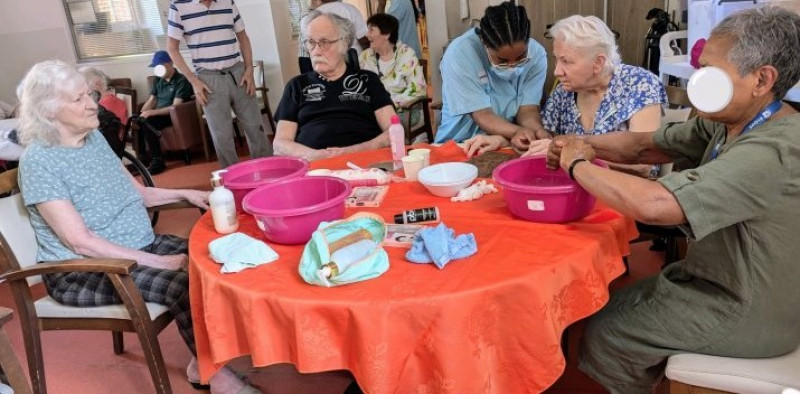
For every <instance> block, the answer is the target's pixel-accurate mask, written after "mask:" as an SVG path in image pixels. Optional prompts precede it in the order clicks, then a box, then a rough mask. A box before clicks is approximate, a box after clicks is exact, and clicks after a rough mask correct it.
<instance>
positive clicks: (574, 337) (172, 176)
mask: <svg viewBox="0 0 800 394" xmlns="http://www.w3.org/2000/svg"><path fill="white" fill-rule="evenodd" d="M194 160H195V162H193V163H192V165H190V166H186V165H184V164H183V163H182V162H180V161H171V162H169V163H168V170H167V171H166V172H164V173H163V174H161V175H158V176H156V177H155V179H156V184H157V186H163V187H169V188H184V187H185V188H204V189H209V188H210V187H209V184H208V178H209V173H210V171H212V170H215V169H217V163H216V162H212V163H206V162H204V161H202V158H199V157H198V156H196V157H195V159H194ZM198 217H199V213H198V211H197V210H194V209H187V210H180V211H172V212H165V213H162V215H161V218H160V220H159V222H158V224H157V226H156V231H157V232H161V233H170V234H176V235H180V236H184V237H187V236H188V234H189V231H190V229H191V226H192V224H193V223H194V221H195V220H196V219H197V218H198ZM648 246H649V245H648V244H637V245H633V248H632V249H633V253H632V256H631V257H630V258H629V260H630V266H631V275H630V276H626V277H622V278H619V279H617V280H616V281H615V282H614V283H612V289H614V288H619V287H621V286H625V285H627V284H630V283H632V282H634V281H635V280H637V279H641V278H643V277H645V276H648V275H651V274H653V273H655V272H657V270H658V269H659V267H660V263H661V260H662V259H663V254H662V253H659V252H651V251H649V250H648ZM37 291H38V292H43V289H42V288H37ZM13 304H14V303H13V299H12V297H11V294H10V290H9V288H8V286H6V285H3V284H0V306H7V307H11V308H13V307H14V305H13ZM6 330H7V332H8V333H9V336H10V337H11V338H12V341H13V343H14V347H15V349H16V351H17V354H18V356H19V357H20V359H22V360H23V362H24V352H23V345H22V339H21V332H20V328H19V322H18V320H16V318H15V320H14V321H12V322H11V323H9V324H7V325H6ZM582 332H583V322H578V323H575V324H574V325H573V326H571V327H570V328H569V330H568V336H569V337H568V338H569V341H568V343H569V351H568V359H567V369H566V371H565V372H564V375H563V376H562V377H561V378H560V379H559V380H558V381H557V382H556V383H555V384H554V385H553V387H551V388H550V389H549V390H547V391H546V392H547V393H603V392H605V391H604V390H603V389H602V387H600V386H599V385H597V384H596V383H594V382H593V381H592V380H591V379H589V378H588V377H586V376H585V375H583V374H582V373H581V372H580V371H578V370H577V368H576V361H577V347H578V343H579V342H580V337H581V335H582ZM125 340H126V351H125V353H124V354H122V355H120V356H116V355H114V353H113V351H112V347H111V335H109V334H108V333H106V332H80V331H48V332H46V333H44V334H43V335H42V341H43V349H44V350H43V351H44V359H45V369H46V378H47V382H48V388H49V392H50V393H53V394H60V393H70V394H72V393H114V394H126V393H143V392H151V391H152V385H151V381H150V375H149V372H148V370H147V366H146V363H145V362H144V360H143V356H142V351H141V347H140V346H139V344H138V341H137V339H136V337H135V336H134V335H132V334H126V336H125ZM159 340H160V343H161V346H162V349H163V353H164V358H165V362H166V364H167V368H168V370H169V373H170V381H171V383H172V387H173V391H174V392H175V393H195V392H197V391H196V390H194V389H193V388H192V387H191V386H190V385H189V384H188V383H187V382H186V378H185V374H184V369H185V366H186V364H187V363H188V360H189V357H190V354H189V351H188V350H187V349H186V347H185V345H184V344H183V342H182V341H181V340H180V337H179V335H178V332H177V330H176V329H175V326H174V325H171V326H170V327H167V329H166V330H165V331H164V332H163V333H162V334H161V335H160V336H159ZM240 364H242V365H246V360H243V362H241V363H240ZM252 379H253V381H254V382H255V383H261V384H260V386H261V388H262V389H263V390H264V392H265V393H292V394H299V393H309V394H311V393H314V394H317V393H337V394H338V393H341V392H342V391H343V388H344V387H345V386H346V385H347V384H348V382H349V377H348V374H347V373H345V372H331V373H327V374H313V375H300V374H298V373H297V372H296V371H295V370H294V368H292V367H291V366H290V365H281V366H275V367H270V368H268V369H266V370H262V371H260V372H259V373H256V374H255V375H253V376H252ZM523 390H524V389H523Z"/></svg>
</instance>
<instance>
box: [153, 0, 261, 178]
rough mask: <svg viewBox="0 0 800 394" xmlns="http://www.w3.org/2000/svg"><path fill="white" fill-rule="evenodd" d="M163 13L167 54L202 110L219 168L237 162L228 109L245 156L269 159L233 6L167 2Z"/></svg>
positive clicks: (202, 0)
mask: <svg viewBox="0 0 800 394" xmlns="http://www.w3.org/2000/svg"><path fill="white" fill-rule="evenodd" d="M169 8H170V10H169V22H168V23H169V28H168V32H167V34H168V35H169V41H168V43H167V51H168V52H169V55H170V57H171V58H172V60H173V62H174V64H175V67H176V68H177V69H178V70H179V71H180V72H181V73H183V75H185V76H186V77H187V78H188V79H189V82H190V83H191V84H192V88H193V89H194V93H195V96H196V99H197V100H198V102H199V103H200V105H202V106H203V109H204V111H205V114H206V121H207V122H208V127H209V129H210V130H211V138H212V139H213V141H214V149H215V150H216V152H217V157H218V158H219V162H220V166H221V167H222V168H225V167H228V166H229V165H231V164H234V163H236V162H237V161H238V156H237V154H236V147H235V146H234V143H233V119H232V116H231V109H233V111H234V112H235V113H236V118H237V121H238V122H239V125H240V127H242V128H244V132H245V135H246V136H247V146H248V147H249V148H250V156H251V157H252V158H257V157H265V156H271V155H272V144H271V143H270V142H269V139H267V135H266V133H265V132H264V128H263V126H262V123H261V112H260V111H259V109H258V102H257V101H256V97H255V92H256V91H255V83H254V82H253V52H252V49H251V46H250V39H249V38H248V37H247V33H246V32H245V30H244V21H243V20H242V17H241V15H239V10H238V9H237V8H236V4H234V1H233V0H173V1H172V4H170V7H169ZM181 39H183V40H185V41H186V46H188V47H189V53H190V54H191V56H192V63H193V64H194V68H195V72H194V73H193V72H192V71H191V70H190V69H189V66H188V65H187V63H186V61H185V60H184V59H183V56H182V55H181V53H180V51H179V49H178V46H179V45H180V40H181ZM231 103H232V104H233V108H231Z"/></svg>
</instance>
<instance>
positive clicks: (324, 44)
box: [303, 37, 342, 52]
mask: <svg viewBox="0 0 800 394" xmlns="http://www.w3.org/2000/svg"><path fill="white" fill-rule="evenodd" d="M341 39H342V38H341V37H339V38H337V39H335V40H325V39H322V40H319V41H315V40H312V39H308V40H305V41H303V45H305V46H306V49H307V50H308V51H309V52H311V51H313V50H314V47H316V46H319V49H322V50H323V51H327V50H328V49H330V47H331V45H333V43H335V42H337V41H339V40H341Z"/></svg>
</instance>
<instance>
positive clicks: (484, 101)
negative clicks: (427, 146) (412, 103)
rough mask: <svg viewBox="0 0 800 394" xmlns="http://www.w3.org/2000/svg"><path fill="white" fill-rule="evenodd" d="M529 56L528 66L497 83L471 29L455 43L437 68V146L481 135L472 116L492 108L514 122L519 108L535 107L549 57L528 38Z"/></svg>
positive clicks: (496, 78)
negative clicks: (439, 116) (439, 85)
mask: <svg viewBox="0 0 800 394" xmlns="http://www.w3.org/2000/svg"><path fill="white" fill-rule="evenodd" d="M528 56H530V58H531V60H530V61H528V62H527V63H525V64H524V65H523V66H521V67H516V68H515V69H516V70H515V71H516V76H514V77H513V78H511V79H509V80H506V79H501V78H500V77H499V76H497V75H496V74H495V71H494V70H493V68H492V65H491V63H490V62H489V57H488V55H487V53H486V48H485V47H484V46H483V44H482V43H481V40H480V38H479V37H478V35H477V34H476V33H475V29H470V30H468V31H467V32H466V33H464V34H462V35H461V36H460V37H458V38H456V39H455V40H453V42H452V43H450V45H449V46H448V47H447V50H446V51H445V53H444V57H443V58H442V62H441V64H440V65H439V69H440V70H441V72H442V103H443V107H442V122H441V124H440V125H439V128H438V130H437V131H436V137H435V142H439V143H441V142H446V141H449V140H455V141H456V142H462V141H464V140H466V139H468V138H470V137H473V136H474V135H476V134H479V133H484V132H483V131H482V130H480V129H479V128H478V124H477V123H475V121H473V120H472V116H470V114H471V113H472V112H475V111H478V110H481V109H484V108H491V109H492V111H494V113H495V114H496V115H498V116H500V117H502V118H503V119H505V120H507V121H509V122H512V123H513V122H514V121H515V120H516V116H517V111H518V110H519V107H521V106H523V105H539V103H540V102H541V100H542V90H543V88H544V80H545V77H546V75H547V53H546V52H545V50H544V48H543V47H542V46H541V45H539V43H537V42H536V41H534V40H532V39H528Z"/></svg>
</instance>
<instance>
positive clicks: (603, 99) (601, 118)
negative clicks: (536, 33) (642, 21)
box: [511, 15, 667, 176]
mask: <svg viewBox="0 0 800 394" xmlns="http://www.w3.org/2000/svg"><path fill="white" fill-rule="evenodd" d="M550 34H551V36H552V37H553V40H554V41H553V54H554V55H555V59H556V66H555V70H554V72H553V74H554V75H555V76H556V77H557V78H558V80H559V83H558V85H557V86H556V88H555V89H554V91H553V93H552V94H551V95H550V97H549V98H548V99H547V104H546V105H545V107H544V110H543V111H542V124H543V126H544V128H545V129H546V130H547V131H548V132H550V133H551V134H554V135H561V134H579V135H582V134H603V133H607V132H610V131H653V130H656V129H658V128H659V127H660V126H661V105H662V104H664V103H666V102H667V94H666V92H665V90H664V86H663V85H662V84H661V82H660V81H659V80H658V78H657V77H656V76H655V75H654V74H652V73H651V72H649V71H647V70H645V69H643V68H641V67H637V66H631V65H627V64H622V63H621V62H620V55H619V50H618V48H617V44H616V40H615V38H614V34H613V33H612V32H611V30H610V29H609V28H608V26H606V24H605V23H604V22H603V21H602V20H600V19H598V18H597V17H594V16H580V15H574V16H570V17H568V18H565V19H561V20H559V21H558V22H556V23H555V24H554V25H553V26H552V27H551V28H550ZM511 143H512V145H513V146H514V147H515V148H516V149H518V150H521V151H524V152H525V154H524V155H526V156H527V155H535V154H542V153H544V152H546V151H547V147H548V146H549V145H550V139H540V140H536V139H535V138H534V137H533V136H532V135H526V134H525V133H523V132H520V133H517V134H516V135H515V136H514V137H513V138H512V140H511ZM611 167H612V168H615V169H621V170H625V171H628V172H634V173H637V174H639V175H642V176H647V175H650V172H651V170H653V168H651V167H652V166H622V165H614V164H611ZM656 169H657V167H656ZM656 172H657V170H656Z"/></svg>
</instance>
